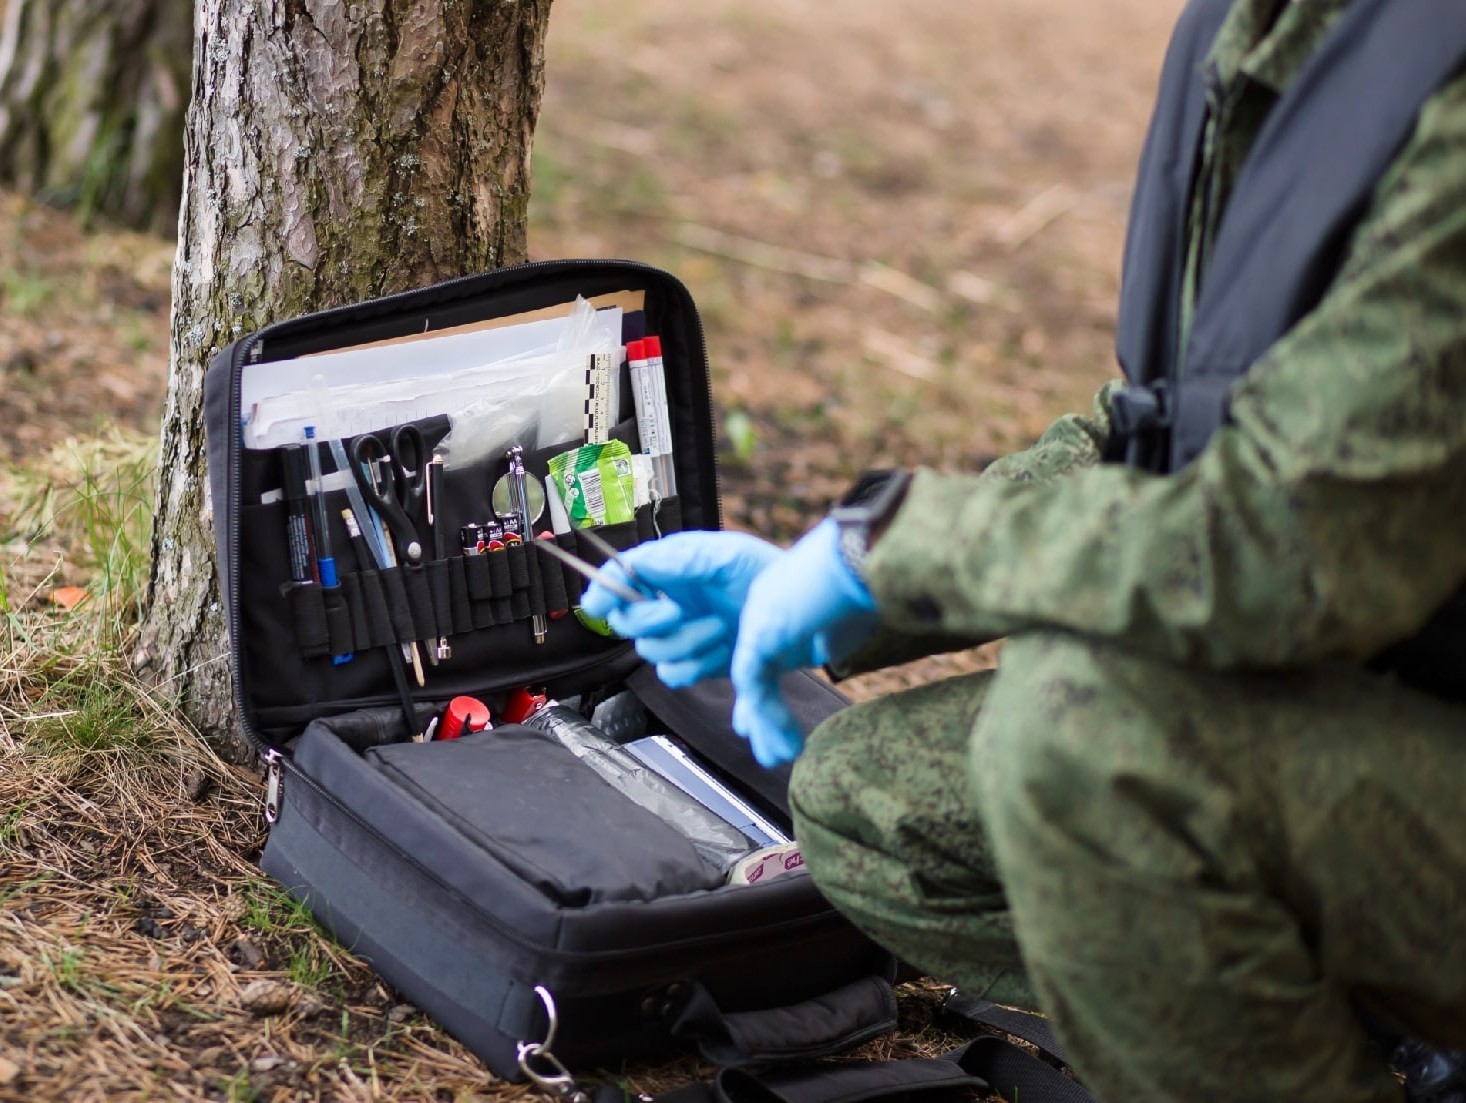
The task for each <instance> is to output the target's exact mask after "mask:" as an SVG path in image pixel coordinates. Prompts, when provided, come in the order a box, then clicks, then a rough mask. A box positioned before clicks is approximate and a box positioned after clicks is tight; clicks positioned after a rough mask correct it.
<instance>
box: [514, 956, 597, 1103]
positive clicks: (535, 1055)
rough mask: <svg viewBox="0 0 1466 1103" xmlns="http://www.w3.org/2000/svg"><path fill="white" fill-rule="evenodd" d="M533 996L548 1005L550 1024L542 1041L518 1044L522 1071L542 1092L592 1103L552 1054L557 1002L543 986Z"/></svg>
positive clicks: (516, 1049) (574, 1102) (557, 1026)
mask: <svg viewBox="0 0 1466 1103" xmlns="http://www.w3.org/2000/svg"><path fill="white" fill-rule="evenodd" d="M534 994H535V995H536V996H538V997H539V998H540V1002H541V1003H543V1004H544V1005H545V1014H546V1016H547V1017H548V1018H549V1025H548V1026H546V1027H545V1040H544V1041H543V1042H519V1043H517V1044H516V1045H515V1047H514V1052H515V1055H516V1056H517V1057H518V1060H519V1071H520V1072H522V1073H524V1075H525V1077H526V1078H527V1079H528V1080H529V1081H530V1082H531V1083H533V1084H534V1085H535V1087H537V1088H539V1089H541V1090H542V1091H547V1092H554V1093H555V1094H556V1095H558V1096H559V1097H560V1098H561V1099H564V1100H568V1101H569V1103H590V1096H589V1095H588V1094H586V1093H585V1092H583V1091H581V1090H580V1089H579V1088H577V1087H576V1086H575V1077H574V1076H572V1075H571V1074H570V1070H569V1069H567V1068H566V1067H565V1065H564V1064H563V1063H562V1062H561V1060H560V1058H558V1057H556V1056H555V1054H554V1053H552V1052H551V1049H550V1047H551V1046H553V1045H554V1044H555V1032H556V1031H557V1030H559V1029H560V1016H559V1013H558V1012H556V1010H555V1001H554V999H553V998H552V997H551V996H550V992H549V990H548V989H547V988H545V987H544V986H543V985H539V984H537V985H535V989H534ZM536 1066H538V1067H536Z"/></svg>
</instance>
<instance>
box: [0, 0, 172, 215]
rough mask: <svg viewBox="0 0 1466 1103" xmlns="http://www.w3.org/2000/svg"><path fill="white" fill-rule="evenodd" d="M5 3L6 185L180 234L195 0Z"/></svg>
mask: <svg viewBox="0 0 1466 1103" xmlns="http://www.w3.org/2000/svg"><path fill="white" fill-rule="evenodd" d="M0 11H3V16H4V23H3V25H0V182H4V183H6V184H9V185H11V186H13V187H16V188H18V189H20V190H21V191H24V192H26V193H28V194H31V195H35V196H37V197H39V198H41V199H43V200H45V201H47V202H55V203H61V204H64V205H68V206H75V207H78V208H80V209H81V211H82V213H83V215H84V216H89V215H91V214H92V213H94V212H99V211H100V212H103V213H105V214H108V215H110V216H113V217H115V218H117V219H118V220H120V221H122V222H124V223H126V224H127V225H129V226H134V227H137V228H140V229H147V230H153V231H154V232H157V233H167V234H172V233H173V230H174V227H175V226H176V225H177V222H178V199H179V191H180V186H181V181H182V177H183V116H184V109H185V108H186V107H187V105H188V77H189V65H188V57H189V45H190V43H191V42H192V41H193V19H192V16H193V5H192V4H191V3H190V0H5V2H4V3H0Z"/></svg>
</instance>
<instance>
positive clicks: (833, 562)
mask: <svg viewBox="0 0 1466 1103" xmlns="http://www.w3.org/2000/svg"><path fill="white" fill-rule="evenodd" d="M839 540H840V537H839V530H838V529H837V528H836V527H835V522H834V521H832V520H829V519H826V520H824V521H821V522H820V523H819V524H818V525H816V526H815V527H814V528H812V529H810V531H809V532H808V533H806V534H805V536H804V538H803V539H802V540H800V541H799V543H797V544H795V545H794V547H792V548H790V549H789V551H788V552H787V553H786V554H785V555H783V556H781V557H780V558H779V559H778V561H777V562H775V563H773V564H771V565H770V566H769V567H768V568H767V569H765V570H764V571H763V572H762V573H761V574H759V576H758V578H756V579H755V580H754V583H753V585H752V586H751V587H750V588H749V591H748V600H747V601H746V602H744V605H743V616H742V617H741V618H740V619H739V622H738V641H737V643H736V645H735V646H734V648H733V659H732V663H731V669H730V673H731V675H732V678H733V691H734V693H735V694H736V700H735V701H734V703H733V730H734V731H736V732H738V734H739V735H741V736H743V737H744V738H745V739H747V740H748V741H749V743H750V744H752V747H753V755H754V757H755V758H757V759H758V760H759V762H761V763H762V764H763V765H765V766H776V765H778V764H779V763H781V762H791V761H793V760H794V759H795V758H797V757H798V755H799V752H800V751H801V750H802V749H803V747H804V734H803V733H802V732H801V731H800V730H799V725H798V723H797V722H796V721H795V719H794V714H793V713H792V712H791V711H790V710H789V706H788V705H787V704H785V702H784V698H783V697H782V696H780V694H779V676H780V675H781V674H784V673H787V672H788V671H791V670H800V669H802V668H804V667H809V666H818V665H820V664H821V663H827V662H831V661H833V660H838V659H841V658H844V657H845V656H847V655H850V654H852V653H853V652H854V651H855V650H856V648H858V647H859V646H860V645H861V644H862V643H863V642H864V641H865V638H866V637H867V636H869V635H870V632H871V629H872V628H873V627H874V626H875V623H876V620H877V619H878V618H877V614H876V611H875V610H876V602H875V598H874V597H872V596H871V592H870V590H869V589H867V588H866V585H865V583H864V582H862V581H861V580H860V578H859V577H858V576H857V575H856V574H855V572H854V571H852V570H851V569H850V568H849V567H848V566H846V564H845V559H844V557H843V556H841V555H840V547H839Z"/></svg>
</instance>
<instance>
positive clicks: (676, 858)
mask: <svg viewBox="0 0 1466 1103" xmlns="http://www.w3.org/2000/svg"><path fill="white" fill-rule="evenodd" d="M365 757H366V760H367V761H368V762H369V763H370V764H372V765H373V766H375V767H376V768H377V769H379V770H381V771H382V772H383V773H384V774H385V775H387V776H388V777H389V778H390V780H391V781H392V782H393V783H394V784H395V785H397V786H398V787H400V788H401V789H403V790H404V791H406V792H408V793H410V794H411V795H412V796H413V798H414V799H415V800H417V801H418V802H420V803H421V804H423V805H424V806H425V807H427V808H429V809H431V810H432V811H433V812H434V814H435V815H437V816H438V817H439V818H441V819H442V820H444V821H445V822H446V823H447V824H449V825H451V826H452V827H453V828H454V829H456V830H457V831H458V832H460V833H461V834H462V835H464V836H465V837H467V838H468V839H470V840H471V841H472V842H473V843H474V844H475V845H476V846H478V847H480V848H482V849H483V850H485V851H487V852H488V853H490V854H492V855H493V856H494V857H495V858H496V859H498V860H499V861H500V862H501V863H503V864H504V865H505V866H508V867H509V868H510V869H512V870H514V872H515V873H516V874H518V875H519V876H520V877H521V878H523V879H524V880H525V881H526V882H528V883H529V884H532V885H533V886H534V887H535V888H536V889H538V890H539V891H540V892H542V893H543V894H545V895H546V896H548V897H550V898H551V899H553V900H556V901H559V902H560V903H562V904H565V905H568V906H573V907H580V906H584V905H586V904H591V903H600V902H604V901H611V900H618V901H624V900H656V899H658V898H659V897H662V896H667V895H672V894H680V893H686V892H695V891H697V890H699V889H710V888H714V887H716V886H717V885H719V884H721V883H722V878H721V876H720V875H719V874H718V872H717V871H715V870H711V869H709V868H708V866H707V865H706V864H705V863H704V862H703V861H702V860H701V859H700V858H699V857H698V855H697V852H696V851H694V850H693V848H692V844H691V843H690V842H688V840H687V839H686V838H685V837H684V836H682V835H681V834H679V833H678V832H677V831H676V830H674V829H673V828H672V827H670V826H668V825H667V824H666V823H665V822H663V821H662V820H661V819H659V818H658V817H657V816H655V815H653V814H652V813H650V812H648V811H646V810H645V809H643V808H642V807H640V806H639V805H637V804H635V803H633V802H632V801H631V800H630V799H628V798H627V797H625V796H623V795H622V794H621V793H620V792H618V791H617V790H616V789H615V788H613V787H612V786H611V785H609V784H608V783H607V782H606V781H604V780H603V779H602V778H601V777H600V776H599V775H598V774H596V773H595V772H594V771H593V770H591V769H590V768H589V767H588V766H586V765H584V764H583V763H582V762H581V761H580V760H579V759H578V758H576V757H575V756H574V755H573V754H571V753H570V751H569V750H567V749H566V748H565V747H564V746H562V745H561V744H560V743H559V742H557V741H556V740H554V739H553V738H552V737H550V736H546V735H544V734H542V733H540V732H536V731H532V730H530V729H527V728H519V727H513V726H509V727H503V728H496V729H493V730H491V731H487V732H479V733H476V734H474V735H469V736H465V737H463V738H462V739H456V740H452V741H449V742H445V743H427V744H420V743H399V744H393V745H390V746H385V747H373V748H371V749H369V750H368V751H367V752H366V755H365Z"/></svg>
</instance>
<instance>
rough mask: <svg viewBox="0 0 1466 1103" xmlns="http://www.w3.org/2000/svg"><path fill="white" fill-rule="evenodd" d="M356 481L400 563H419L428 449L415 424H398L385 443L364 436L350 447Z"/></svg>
mask: <svg viewBox="0 0 1466 1103" xmlns="http://www.w3.org/2000/svg"><path fill="white" fill-rule="evenodd" d="M351 458H352V461H353V462H354V463H355V474H356V481H357V483H358V484H359V485H360V486H361V489H362V493H363V494H365V495H366V497H367V499H368V500H369V501H370V503H371V505H372V508H373V509H375V510H376V512H377V515H378V516H379V517H381V519H382V521H383V523H384V524H385V525H386V526H387V529H388V531H390V532H391V534H392V538H393V541H394V542H395V544H396V548H397V550H398V557H399V561H404V560H405V561H406V562H408V563H419V562H421V561H422V538H421V536H420V535H419V533H418V527H417V523H418V522H417V519H418V518H419V517H420V516H422V506H423V500H424V495H425V493H426V486H427V463H428V450H427V445H426V443H425V442H424V441H423V435H422V431H421V430H420V429H418V427H417V426H416V425H399V426H398V427H397V428H395V429H393V430H392V432H391V434H390V436H388V437H387V438H386V439H385V440H384V439H383V437H382V434H379V433H363V434H362V435H361V436H359V437H357V438H356V442H355V443H354V444H353V445H352V446H351Z"/></svg>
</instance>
